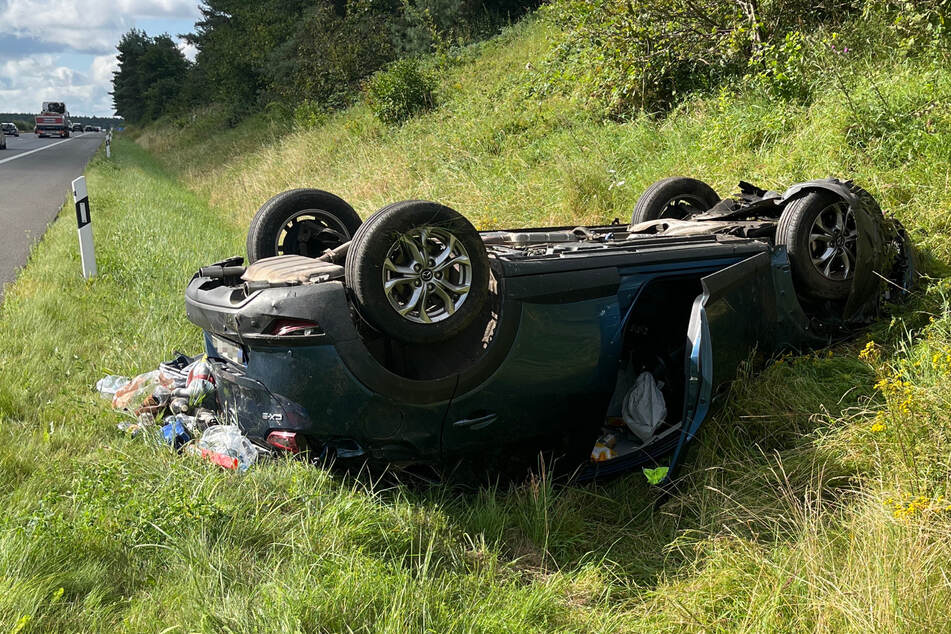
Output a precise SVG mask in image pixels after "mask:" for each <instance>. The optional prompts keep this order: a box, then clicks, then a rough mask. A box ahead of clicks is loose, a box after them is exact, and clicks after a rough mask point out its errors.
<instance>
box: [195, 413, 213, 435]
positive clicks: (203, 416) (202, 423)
mask: <svg viewBox="0 0 951 634" xmlns="http://www.w3.org/2000/svg"><path fill="white" fill-rule="evenodd" d="M195 421H196V423H197V424H198V427H199V428H200V429H201V430H202V431H204V430H206V429H208V428H209V427H211V426H212V425H217V424H218V415H217V414H216V413H214V412H213V411H211V410H210V409H205V408H203V407H199V408H198V409H196V410H195Z"/></svg>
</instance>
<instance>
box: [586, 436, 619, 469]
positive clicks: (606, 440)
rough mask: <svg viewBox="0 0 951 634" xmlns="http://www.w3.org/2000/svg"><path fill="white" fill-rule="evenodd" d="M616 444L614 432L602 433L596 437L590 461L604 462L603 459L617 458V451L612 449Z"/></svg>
mask: <svg viewBox="0 0 951 634" xmlns="http://www.w3.org/2000/svg"><path fill="white" fill-rule="evenodd" d="M616 444H617V436H615V435H614V434H610V433H609V434H604V435H603V436H601V437H600V438H598V440H597V442H595V443H594V448H593V449H592V450H591V461H592V462H604V461H605V460H611V459H612V458H617V451H615V450H614V446H615V445H616Z"/></svg>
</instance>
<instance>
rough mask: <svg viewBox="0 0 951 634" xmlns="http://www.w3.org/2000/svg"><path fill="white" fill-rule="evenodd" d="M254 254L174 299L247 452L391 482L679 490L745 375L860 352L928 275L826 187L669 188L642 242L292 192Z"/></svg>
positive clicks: (653, 194) (638, 236) (663, 184)
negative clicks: (868, 326) (642, 416)
mask: <svg viewBox="0 0 951 634" xmlns="http://www.w3.org/2000/svg"><path fill="white" fill-rule="evenodd" d="M248 256H249V260H250V264H249V265H248V266H243V260H242V258H231V259H228V260H223V261H221V262H218V263H217V264H214V265H212V266H208V267H204V268H202V269H201V270H200V271H199V272H198V273H197V274H196V275H195V276H194V278H193V279H192V280H191V282H190V283H189V285H188V288H187V290H186V293H185V301H186V309H187V313H188V317H189V319H190V320H191V321H192V322H193V323H195V324H196V325H198V326H200V327H201V328H202V329H203V330H204V332H205V343H206V349H207V353H208V356H209V358H210V359H211V361H212V367H213V369H214V374H215V378H216V381H217V384H218V388H219V401H220V405H221V407H222V409H223V411H224V412H226V417H228V418H230V419H231V420H232V421H233V422H235V423H237V424H238V425H239V426H240V427H241V428H242V429H243V431H245V433H247V434H248V436H249V437H251V438H252V439H254V440H256V441H257V442H259V443H261V444H262V445H267V446H269V447H271V448H272V449H275V450H283V451H290V452H299V451H302V450H304V449H305V448H309V449H311V450H318V451H326V452H331V453H333V454H335V455H336V456H337V457H338V458H340V459H344V460H346V459H352V458H357V459H359V460H370V461H380V462H386V463H396V464H417V463H426V464H436V465H454V464H457V463H459V462H460V461H469V462H475V463H477V464H488V463H493V461H494V460H495V459H497V458H499V457H510V456H518V455H525V454H526V453H533V454H534V453H537V451H539V450H542V449H553V450H555V451H561V452H563V453H566V454H568V455H571V456H576V457H577V458H578V459H579V460H580V461H581V463H582V469H581V471H580V474H581V477H582V478H590V477H595V476H599V475H607V474H611V473H617V472H620V471H623V470H627V469H630V468H633V467H636V466H648V465H650V466H655V465H659V464H662V463H663V464H667V465H669V466H670V471H669V472H668V477H673V475H674V473H675V472H676V468H677V466H678V464H679V463H680V461H681V458H682V456H683V452H684V449H685V447H686V446H687V445H688V443H689V442H690V441H691V440H692V439H694V437H695V436H696V435H697V433H698V430H699V428H700V427H701V425H702V424H703V422H704V420H705V419H706V418H707V416H708V414H709V412H710V406H711V401H712V399H713V396H714V394H715V392H716V390H717V388H718V387H720V386H722V385H724V384H725V383H727V382H729V381H730V380H731V379H732V378H734V377H735V374H736V371H737V368H738V367H739V366H740V365H741V364H742V363H743V362H744V361H746V360H748V359H750V358H751V357H752V356H754V355H765V356H768V355H771V354H774V353H775V352H777V351H779V350H782V349H794V350H795V349H802V348H804V347H811V346H822V345H827V344H829V343H830V342H832V341H836V340H840V339H842V338H845V337H847V336H848V335H849V334H850V333H851V332H854V330H855V328H857V327H860V326H861V325H863V324H865V323H868V321H870V320H871V319H874V318H875V317H876V315H878V314H879V312H880V310H881V308H882V306H883V305H884V303H885V302H886V301H893V300H896V299H899V298H900V297H901V296H902V295H904V294H905V293H906V292H907V291H908V290H909V289H910V287H911V284H912V281H913V276H914V274H915V271H914V264H913V262H914V260H913V254H912V250H911V246H910V243H909V241H908V239H907V236H906V235H905V232H904V230H903V229H902V227H901V225H900V224H899V223H898V222H897V221H895V220H892V219H889V218H887V217H886V216H884V215H883V213H882V211H881V209H880V208H879V205H878V204H877V203H876V201H875V200H874V199H873V198H872V197H871V196H870V195H869V194H868V193H867V192H865V191H864V190H862V189H860V188H859V187H857V186H855V185H853V184H852V183H850V182H844V181H840V180H835V179H825V180H816V181H811V182H807V183H801V184H798V185H795V186H793V187H791V188H789V189H788V190H786V191H785V192H774V191H765V190H762V189H759V188H757V187H754V186H752V185H750V184H748V183H740V187H739V193H737V194H736V195H734V196H731V197H727V198H724V199H722V200H721V199H720V197H719V196H718V195H717V194H716V193H715V192H714V191H713V190H712V189H711V188H710V187H709V186H708V185H706V184H704V183H702V182H700V181H697V180H694V179H690V178H681V177H674V178H667V179H664V180H661V181H659V182H657V183H655V184H654V185H652V186H651V187H650V188H648V189H647V190H646V191H645V192H644V194H643V195H642V196H641V197H640V199H639V200H638V203H637V205H636V207H635V209H634V212H633V216H632V218H631V222H630V224H627V223H625V224H622V223H620V222H618V221H617V220H615V221H614V223H612V224H610V225H603V226H586V227H570V226H568V227H546V228H531V229H514V230H509V231H486V232H478V231H477V230H476V229H475V228H474V227H473V226H472V225H471V224H470V223H469V222H468V221H467V220H466V219H465V218H464V217H463V216H462V215H460V214H459V213H457V212H456V211H454V210H452V209H450V208H448V207H445V206H443V205H440V204H437V203H433V202H425V201H404V202H399V203H395V204H392V205H389V206H387V207H384V208H383V209H380V210H379V211H377V212H376V213H374V214H373V215H371V216H370V217H369V218H368V219H367V220H366V221H365V222H361V221H360V218H359V217H358V216H357V214H356V213H355V212H354V210H353V209H352V208H351V207H350V206H349V205H348V204H347V203H346V202H344V201H343V200H342V199H340V198H338V197H336V196H333V195H331V194H329V193H327V192H323V191H320V190H311V189H303V190H293V191H289V192H284V193H282V194H279V195H278V196H275V197H274V198H272V199H271V200H270V201H268V202H267V203H265V205H264V206H263V207H262V208H261V209H260V210H259V212H258V214H257V215H256V216H255V219H254V220H253V222H252V225H251V228H250V231H249V235H248ZM643 378H648V379H649V380H650V383H651V387H652V389H653V390H654V391H655V394H657V395H658V398H660V399H662V403H660V405H661V408H660V409H661V411H662V412H664V414H663V417H662V419H660V420H653V421H652V422H651V427H650V429H649V430H648V432H647V433H644V429H643V427H642V428H641V429H639V430H636V431H638V433H632V431H631V430H629V429H627V428H625V427H624V425H623V423H622V422H620V421H621V416H620V412H619V411H618V409H619V407H621V405H620V403H622V402H623V401H624V396H625V394H627V393H628V392H629V391H630V390H632V389H634V388H635V387H636V386H635V383H638V384H639V386H640V387H643V381H642V380H641V379H643ZM656 409H657V408H656V407H655V410H656ZM606 432H611V433H610V434H609V435H610V436H611V438H612V445H611V448H610V452H608V453H607V454H604V453H601V454H599V455H598V456H597V461H595V460H594V459H593V458H592V459H589V456H591V455H592V454H591V449H592V447H593V446H594V445H595V442H596V441H597V440H598V439H599V438H602V437H603V436H604V434H605V433H606Z"/></svg>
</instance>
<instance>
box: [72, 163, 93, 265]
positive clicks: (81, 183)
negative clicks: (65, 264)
mask: <svg viewBox="0 0 951 634" xmlns="http://www.w3.org/2000/svg"><path fill="white" fill-rule="evenodd" d="M73 200H74V201H75V203H76V224H77V225H79V229H78V233H79V256H80V257H81V258H82V263H83V277H85V278H86V279H87V280H88V279H89V278H90V277H94V276H95V275H96V249H95V247H94V246H93V243H92V216H91V215H90V212H89V194H88V192H87V191H86V177H85V176H80V177H79V178H77V179H76V180H74V181H73Z"/></svg>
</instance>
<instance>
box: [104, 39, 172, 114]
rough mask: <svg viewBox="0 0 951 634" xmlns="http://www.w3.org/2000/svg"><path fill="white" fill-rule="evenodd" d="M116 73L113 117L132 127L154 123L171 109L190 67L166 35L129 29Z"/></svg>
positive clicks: (122, 45) (120, 44)
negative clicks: (119, 117) (119, 118)
mask: <svg viewBox="0 0 951 634" xmlns="http://www.w3.org/2000/svg"><path fill="white" fill-rule="evenodd" d="M116 48H117V49H118V50H119V55H118V62H119V70H117V71H116V72H115V73H114V74H113V78H112V93H110V94H112V100H113V103H114V105H115V109H116V114H119V115H121V116H122V117H124V118H125V119H126V120H127V121H130V122H132V123H143V122H148V121H154V120H155V119H158V118H159V117H161V116H162V115H163V114H165V113H166V112H168V111H169V110H170V109H172V107H173V105H174V104H175V103H176V101H177V99H178V96H179V93H180V92H181V90H182V86H183V85H184V83H185V80H186V78H187V76H188V72H189V67H190V64H189V63H188V60H187V59H185V55H184V54H183V53H182V52H181V50H180V49H179V48H178V46H177V45H176V44H175V41H174V40H173V39H172V38H171V36H169V35H168V34H163V35H159V36H157V37H154V38H152V37H149V36H147V35H146V34H145V32H144V31H139V30H137V29H132V30H131V31H129V32H128V33H126V34H125V35H123V36H122V39H121V40H120V41H119V45H118V46H117V47H116Z"/></svg>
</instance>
